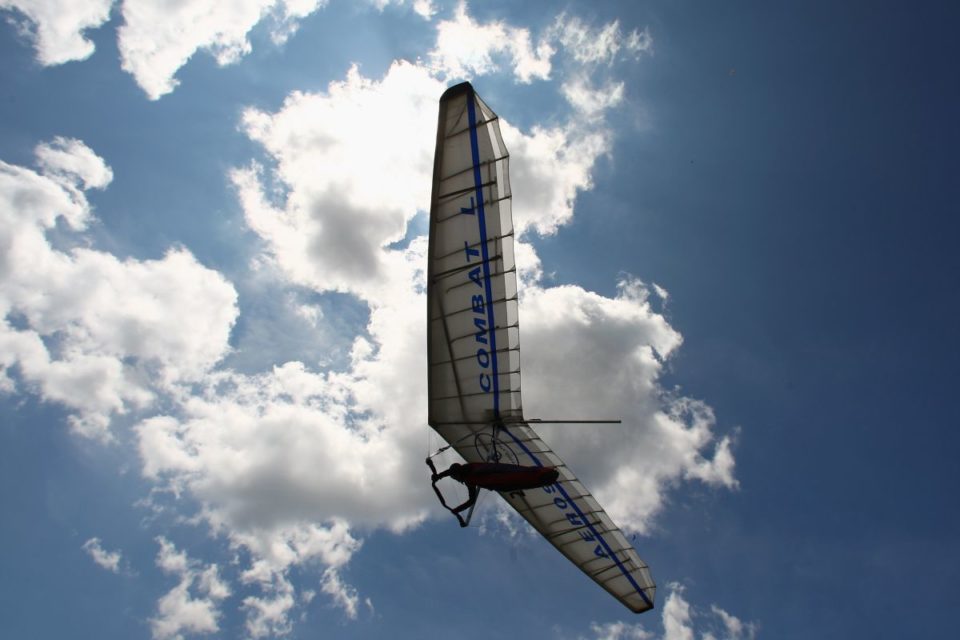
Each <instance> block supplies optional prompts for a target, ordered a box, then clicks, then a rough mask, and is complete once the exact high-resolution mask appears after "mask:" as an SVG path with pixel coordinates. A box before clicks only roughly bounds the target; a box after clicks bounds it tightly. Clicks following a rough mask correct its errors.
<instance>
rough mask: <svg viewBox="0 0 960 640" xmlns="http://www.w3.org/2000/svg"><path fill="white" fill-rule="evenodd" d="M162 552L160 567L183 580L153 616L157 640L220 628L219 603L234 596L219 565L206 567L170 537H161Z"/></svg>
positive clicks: (213, 631) (152, 622)
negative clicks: (221, 573) (188, 554)
mask: <svg viewBox="0 0 960 640" xmlns="http://www.w3.org/2000/svg"><path fill="white" fill-rule="evenodd" d="M157 542H158V543H159V544H160V552H159V553H158V554H157V566H158V567H160V569H161V570H162V571H163V572H164V573H167V574H170V575H174V576H176V577H177V578H178V579H179V582H178V583H177V585H176V586H175V587H173V589H171V590H170V591H169V592H167V594H166V595H164V596H163V597H162V598H160V601H159V602H158V603H157V615H156V616H155V617H153V618H151V619H150V628H151V632H152V634H153V637H154V638H155V640H168V639H176V640H181V639H182V638H183V637H184V633H191V634H200V633H215V632H216V631H219V624H218V619H219V618H220V610H219V608H218V607H219V602H220V601H222V600H223V599H224V598H226V597H228V596H229V595H230V588H229V586H228V585H227V584H226V583H225V582H223V581H222V580H221V579H220V574H219V570H218V568H217V565H215V564H209V565H206V566H202V565H201V563H199V562H197V561H195V560H192V559H191V558H190V557H189V556H187V554H186V553H185V552H183V551H178V550H177V548H176V546H175V545H174V544H173V543H172V542H170V541H169V540H167V539H166V538H163V537H160V538H157Z"/></svg>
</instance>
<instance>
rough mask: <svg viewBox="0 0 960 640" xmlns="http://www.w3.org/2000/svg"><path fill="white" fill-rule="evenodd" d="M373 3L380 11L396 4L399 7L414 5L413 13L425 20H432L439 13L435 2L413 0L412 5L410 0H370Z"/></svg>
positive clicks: (430, 0) (431, 0)
mask: <svg viewBox="0 0 960 640" xmlns="http://www.w3.org/2000/svg"><path fill="white" fill-rule="evenodd" d="M370 1H371V2H372V3H373V6H375V7H376V8H377V10H378V11H383V10H384V9H386V8H387V6H389V5H391V4H395V5H398V6H404V5H406V4H412V9H413V12H414V13H416V14H417V15H418V16H420V17H421V18H423V19H424V20H430V19H431V18H433V16H435V15H436V13H437V7H436V5H434V4H433V0H413V2H412V3H410V2H409V0H370Z"/></svg>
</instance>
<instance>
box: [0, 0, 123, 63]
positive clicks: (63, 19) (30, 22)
mask: <svg viewBox="0 0 960 640" xmlns="http://www.w3.org/2000/svg"><path fill="white" fill-rule="evenodd" d="M112 5H113V0H87V1H85V2H75V1H74V0H0V9H6V10H10V11H16V12H19V13H20V14H21V15H22V19H21V20H19V21H18V20H17V19H16V18H14V17H13V16H9V17H8V18H7V19H8V20H9V21H11V22H14V23H15V24H17V25H18V27H19V29H20V31H21V32H22V33H24V34H25V35H27V36H28V37H30V38H31V39H32V40H33V41H34V47H35V48H36V51H37V60H38V61H39V62H40V64H43V65H48V66H49V65H55V64H63V63H64V62H70V61H71V60H83V59H85V58H88V57H90V55H91V54H93V51H94V48H95V47H94V44H93V42H91V41H90V40H88V39H87V38H85V37H84V35H83V32H84V31H86V30H87V29H95V28H96V27H99V26H100V25H102V24H103V23H105V22H106V21H107V19H108V18H109V17H110V7H111V6H112Z"/></svg>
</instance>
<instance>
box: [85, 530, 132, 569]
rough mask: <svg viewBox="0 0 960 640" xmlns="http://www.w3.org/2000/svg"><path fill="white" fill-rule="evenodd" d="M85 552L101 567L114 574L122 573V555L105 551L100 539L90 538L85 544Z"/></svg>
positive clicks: (117, 552)
mask: <svg viewBox="0 0 960 640" xmlns="http://www.w3.org/2000/svg"><path fill="white" fill-rule="evenodd" d="M83 550H84V551H86V552H87V553H88V554H89V555H90V557H91V558H92V559H93V561H94V562H95V563H96V564H97V565H98V566H99V567H102V568H103V569H106V570H107V571H110V572H112V573H120V560H121V559H122V557H123V556H122V554H121V553H120V552H119V551H107V550H106V549H104V548H103V546H102V545H101V543H100V538H90V539H89V540H87V541H86V542H84V543H83Z"/></svg>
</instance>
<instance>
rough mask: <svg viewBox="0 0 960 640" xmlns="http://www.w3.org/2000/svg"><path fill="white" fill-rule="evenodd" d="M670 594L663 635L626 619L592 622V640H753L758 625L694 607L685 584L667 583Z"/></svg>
mask: <svg viewBox="0 0 960 640" xmlns="http://www.w3.org/2000/svg"><path fill="white" fill-rule="evenodd" d="M667 589H668V590H669V593H668V595H667V599H666V602H664V604H663V607H662V609H661V611H662V613H661V623H662V625H663V634H662V635H660V636H657V635H656V634H654V633H652V632H651V631H648V630H647V629H645V628H644V626H643V625H642V624H630V623H627V622H623V621H616V622H608V623H604V624H600V623H597V622H594V623H592V624H591V625H590V630H591V632H592V633H593V636H592V640H628V639H636V640H654V639H655V638H656V639H657V640H694V638H696V637H698V636H699V637H700V638H701V639H702V640H719V639H722V640H753V638H755V637H756V633H757V628H758V625H757V624H756V623H754V622H747V623H745V622H743V621H742V620H740V619H739V618H737V617H736V616H734V615H731V614H729V613H727V612H726V611H724V610H723V609H721V608H720V607H718V606H717V605H715V604H714V605H711V606H710V610H709V611H702V610H699V609H697V608H695V607H693V606H692V605H691V604H690V603H689V602H688V601H687V600H686V599H685V598H684V596H683V594H684V591H685V589H684V587H682V586H681V585H679V584H677V583H671V584H669V585H667Z"/></svg>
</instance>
